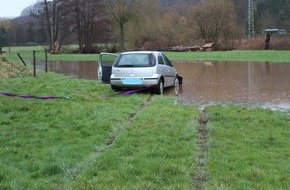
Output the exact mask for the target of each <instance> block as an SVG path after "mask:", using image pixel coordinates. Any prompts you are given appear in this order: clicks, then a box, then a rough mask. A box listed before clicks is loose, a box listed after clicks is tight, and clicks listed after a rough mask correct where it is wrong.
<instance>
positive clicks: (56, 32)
mask: <svg viewBox="0 0 290 190" xmlns="http://www.w3.org/2000/svg"><path fill="white" fill-rule="evenodd" d="M65 2H66V1H65V0H52V1H47V0H43V1H39V2H38V3H36V4H35V5H34V6H33V8H31V11H30V13H31V15H32V16H34V17H35V18H37V19H38V25H39V27H41V28H45V30H46V33H47V37H48V41H49V42H48V43H49V50H50V51H51V53H58V52H59V50H60V47H61V45H62V43H63V41H64V39H65V37H68V35H67V34H68V33H69V28H70V27H69V26H68V23H69V22H68V20H67V12H66V10H67V9H65V8H64V7H65V6H64V4H65ZM45 26H46V27H45Z"/></svg>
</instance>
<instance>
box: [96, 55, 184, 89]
mask: <svg viewBox="0 0 290 190" xmlns="http://www.w3.org/2000/svg"><path fill="white" fill-rule="evenodd" d="M98 77H99V80H100V81H101V82H103V83H110V85H111V87H112V89H114V90H120V89H122V88H150V89H153V90H154V91H155V93H156V94H163V90H164V88H167V87H172V86H178V85H179V76H178V74H177V71H176V70H175V68H174V67H173V66H172V64H171V62H170V60H169V59H168V58H167V57H166V56H165V55H164V54H163V53H161V52H158V51H132V52H123V53H121V54H119V55H116V54H108V53H101V54H100V58H99V67H98Z"/></svg>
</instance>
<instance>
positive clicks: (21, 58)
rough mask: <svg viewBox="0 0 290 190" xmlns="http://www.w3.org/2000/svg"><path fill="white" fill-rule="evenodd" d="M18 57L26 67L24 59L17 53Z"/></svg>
mask: <svg viewBox="0 0 290 190" xmlns="http://www.w3.org/2000/svg"><path fill="white" fill-rule="evenodd" d="M17 55H18V57H19V59H20V60H21V62H22V63H23V65H24V66H26V63H25V62H24V60H23V59H22V57H21V56H20V54H19V53H17Z"/></svg>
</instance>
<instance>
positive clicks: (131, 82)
mask: <svg viewBox="0 0 290 190" xmlns="http://www.w3.org/2000/svg"><path fill="white" fill-rule="evenodd" d="M158 81H159V78H136V77H126V78H111V79H110V83H111V85H112V86H115V87H124V88H142V87H155V86H156V85H157V84H158Z"/></svg>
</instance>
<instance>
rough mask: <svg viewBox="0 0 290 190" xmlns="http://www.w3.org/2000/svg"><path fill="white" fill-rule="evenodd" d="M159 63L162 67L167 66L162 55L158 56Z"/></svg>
mask: <svg viewBox="0 0 290 190" xmlns="http://www.w3.org/2000/svg"><path fill="white" fill-rule="evenodd" d="M158 63H159V64H161V65H164V64H165V62H164V59H163V57H162V55H158Z"/></svg>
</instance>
